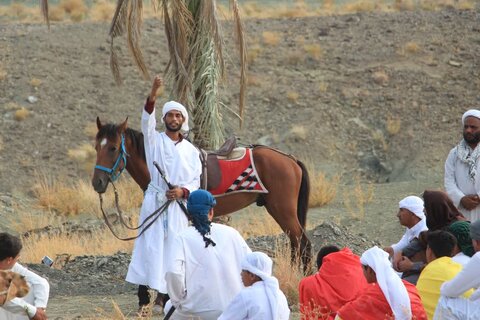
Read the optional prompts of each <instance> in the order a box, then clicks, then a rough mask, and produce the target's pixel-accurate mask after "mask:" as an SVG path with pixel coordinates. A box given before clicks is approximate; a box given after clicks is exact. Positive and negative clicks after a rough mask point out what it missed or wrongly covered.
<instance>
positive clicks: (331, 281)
mask: <svg viewBox="0 0 480 320" xmlns="http://www.w3.org/2000/svg"><path fill="white" fill-rule="evenodd" d="M317 267H318V271H317V273H315V274H313V275H311V276H308V277H305V278H303V279H302V280H301V281H300V284H299V286H298V293H299V302H300V312H301V313H302V319H312V320H313V319H325V320H327V319H333V318H335V315H336V314H337V311H338V309H340V308H341V307H342V306H343V305H344V304H346V303H347V302H349V301H351V300H352V299H354V298H355V297H356V296H357V294H358V293H359V292H360V291H362V290H363V289H364V288H365V287H366V286H367V281H366V280H365V277H364V276H363V271H362V268H361V265H360V258H359V257H358V256H357V255H355V254H353V253H352V251H350V249H349V248H343V249H342V250H339V249H338V247H336V246H325V247H322V248H321V249H320V250H319V251H318V254H317Z"/></svg>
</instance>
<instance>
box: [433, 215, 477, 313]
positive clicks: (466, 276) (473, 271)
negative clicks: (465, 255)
mask: <svg viewBox="0 0 480 320" xmlns="http://www.w3.org/2000/svg"><path fill="white" fill-rule="evenodd" d="M470 237H471V238H472V245H473V248H474V250H475V251H476V253H475V254H474V255H473V257H472V258H471V259H470V261H469V262H468V263H467V264H466V265H465V266H464V267H463V269H462V271H460V272H459V273H458V274H457V275H456V276H455V278H453V279H452V280H450V281H447V282H445V283H443V284H442V286H441V288H440V294H441V295H442V296H441V297H440V299H439V301H438V305H437V309H436V310H435V316H434V319H439V320H440V319H446V320H447V319H448V320H453V319H459V320H460V319H480V289H479V287H480V220H477V221H476V222H474V223H472V225H471V226H470ZM470 289H476V291H475V292H474V293H472V295H471V296H470V298H469V299H465V298H463V297H461V296H462V295H463V294H464V293H465V292H466V291H468V290H470Z"/></svg>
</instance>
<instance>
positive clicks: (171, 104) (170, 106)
mask: <svg viewBox="0 0 480 320" xmlns="http://www.w3.org/2000/svg"><path fill="white" fill-rule="evenodd" d="M172 110H177V111H180V112H181V113H182V116H183V118H184V119H185V121H184V122H183V124H182V130H183V131H188V129H189V128H188V112H187V109H186V108H185V107H184V106H183V105H182V104H181V103H178V102H176V101H168V102H167V103H165V104H164V105H163V109H162V122H163V118H165V115H166V114H167V113H168V112H169V111H172Z"/></svg>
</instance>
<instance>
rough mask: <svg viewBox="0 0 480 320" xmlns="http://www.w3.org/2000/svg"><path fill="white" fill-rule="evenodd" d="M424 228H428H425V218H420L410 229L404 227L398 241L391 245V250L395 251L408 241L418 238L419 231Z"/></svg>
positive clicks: (401, 248) (403, 246)
mask: <svg viewBox="0 0 480 320" xmlns="http://www.w3.org/2000/svg"><path fill="white" fill-rule="evenodd" d="M426 230H428V228H427V223H426V220H425V219H422V220H420V221H419V222H417V224H416V225H414V226H413V227H411V228H410V229H409V228H406V230H405V233H404V234H403V236H402V238H401V239H400V241H398V242H397V243H395V244H393V245H392V249H393V251H394V252H397V251H401V250H403V249H405V247H406V246H407V245H408V244H409V243H410V241H412V240H413V239H415V238H418V236H419V235H420V233H421V232H422V231H426Z"/></svg>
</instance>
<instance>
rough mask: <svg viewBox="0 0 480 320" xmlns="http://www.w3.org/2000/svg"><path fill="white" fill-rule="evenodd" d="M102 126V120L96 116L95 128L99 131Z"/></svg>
mask: <svg viewBox="0 0 480 320" xmlns="http://www.w3.org/2000/svg"><path fill="white" fill-rule="evenodd" d="M102 127H103V125H102V122H101V121H100V118H99V117H97V129H98V131H100V129H101V128H102Z"/></svg>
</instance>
